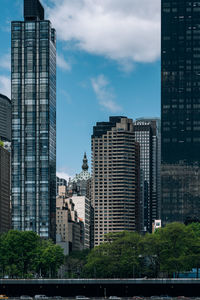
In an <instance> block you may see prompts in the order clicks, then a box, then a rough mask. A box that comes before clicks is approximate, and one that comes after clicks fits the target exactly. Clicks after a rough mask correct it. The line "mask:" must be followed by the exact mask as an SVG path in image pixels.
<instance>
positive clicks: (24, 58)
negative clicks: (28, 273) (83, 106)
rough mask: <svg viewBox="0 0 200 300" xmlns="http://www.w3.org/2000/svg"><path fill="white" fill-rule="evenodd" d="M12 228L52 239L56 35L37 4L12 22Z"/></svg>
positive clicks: (32, 0) (27, 0)
mask: <svg viewBox="0 0 200 300" xmlns="http://www.w3.org/2000/svg"><path fill="white" fill-rule="evenodd" d="M11 58H12V64H11V68H12V70H11V71H12V72H11V74H12V226H13V228H14V229H17V230H33V231H35V232H37V233H38V234H39V235H40V236H41V237H43V238H50V237H51V238H52V239H54V240H55V215H56V36H55V30H54V29H53V28H52V26H51V23H50V21H49V20H45V19H44V9H43V7H42V5H41V3H40V1H39V0H24V21H13V22H12V56H11Z"/></svg>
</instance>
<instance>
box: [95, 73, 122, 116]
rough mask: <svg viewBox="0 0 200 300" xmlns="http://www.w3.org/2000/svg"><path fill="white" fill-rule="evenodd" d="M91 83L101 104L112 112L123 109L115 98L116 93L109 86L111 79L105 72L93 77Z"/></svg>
mask: <svg viewBox="0 0 200 300" xmlns="http://www.w3.org/2000/svg"><path fill="white" fill-rule="evenodd" d="M91 83H92V87H93V90H94V92H95V94H96V96H97V98H98V100H99V104H100V105H101V106H103V107H104V108H106V109H108V110H109V111H111V112H117V111H120V110H121V107H120V106H119V105H118V104H117V103H115V101H114V100H113V99H114V98H115V96H114V93H113V91H112V90H111V88H110V86H109V84H110V83H109V81H108V80H107V79H106V77H105V76H104V75H103V74H101V75H99V76H98V77H95V78H92V79H91Z"/></svg>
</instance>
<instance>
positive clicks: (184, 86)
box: [161, 0, 200, 224]
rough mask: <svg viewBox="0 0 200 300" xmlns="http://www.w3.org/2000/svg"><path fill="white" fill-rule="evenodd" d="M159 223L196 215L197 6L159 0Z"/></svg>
mask: <svg viewBox="0 0 200 300" xmlns="http://www.w3.org/2000/svg"><path fill="white" fill-rule="evenodd" d="M161 2H162V34H161V38H162V47H161V48H162V53H161V58H162V103H161V106H162V108H161V109H162V126H161V133H162V221H163V223H164V224H166V223H168V222H172V221H180V222H184V221H185V220H186V219H187V218H188V217H189V218H193V217H196V216H199V215H200V1H194V0H190V1H187V0H179V1H172V0H162V1H161Z"/></svg>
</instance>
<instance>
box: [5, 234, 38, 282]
mask: <svg viewBox="0 0 200 300" xmlns="http://www.w3.org/2000/svg"><path fill="white" fill-rule="evenodd" d="M38 241H39V237H38V236H37V234H36V233H34V232H32V231H24V232H20V231H16V230H10V231H9V232H8V233H6V234H3V235H2V236H1V252H4V253H6V257H5V256H2V259H3V263H4V265H3V273H5V271H6V273H8V275H9V276H10V277H25V276H26V274H27V273H29V272H32V271H33V269H34V265H33V262H34V256H35V255H36V253H37V247H38Z"/></svg>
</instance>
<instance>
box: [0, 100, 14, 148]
mask: <svg viewBox="0 0 200 300" xmlns="http://www.w3.org/2000/svg"><path fill="white" fill-rule="evenodd" d="M0 140H2V141H5V142H10V141H11V101H10V99H9V98H8V97H6V96H4V95H2V94H0Z"/></svg>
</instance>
